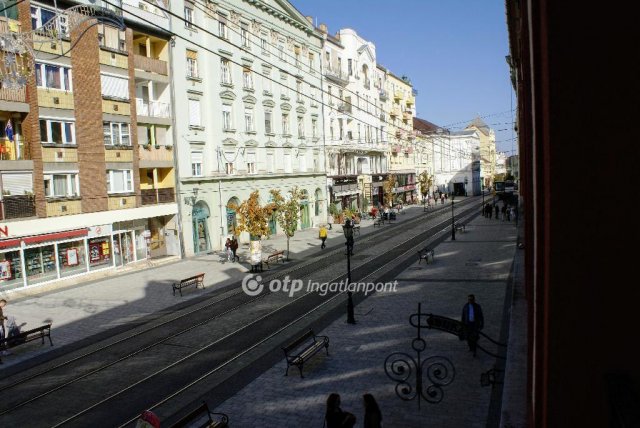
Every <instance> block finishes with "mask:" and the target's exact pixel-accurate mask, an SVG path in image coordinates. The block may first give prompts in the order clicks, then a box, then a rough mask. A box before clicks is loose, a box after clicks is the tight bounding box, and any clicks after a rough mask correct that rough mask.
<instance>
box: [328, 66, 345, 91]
mask: <svg viewBox="0 0 640 428" xmlns="http://www.w3.org/2000/svg"><path fill="white" fill-rule="evenodd" d="M324 75H325V77H326V78H327V79H329V80H332V81H333V82H335V83H337V84H339V85H342V86H347V84H349V77H348V76H347V75H346V74H345V73H343V72H342V70H334V69H332V68H331V67H328V68H325V70H324Z"/></svg>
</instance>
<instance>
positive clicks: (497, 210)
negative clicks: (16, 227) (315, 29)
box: [493, 202, 500, 220]
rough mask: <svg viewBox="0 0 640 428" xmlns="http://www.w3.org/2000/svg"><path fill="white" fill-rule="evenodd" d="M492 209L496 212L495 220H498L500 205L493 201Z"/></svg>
mask: <svg viewBox="0 0 640 428" xmlns="http://www.w3.org/2000/svg"><path fill="white" fill-rule="evenodd" d="M493 209H494V210H495V212H496V220H500V207H498V204H496V203H495V202H494V203H493Z"/></svg>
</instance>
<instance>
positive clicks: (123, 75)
mask: <svg viewBox="0 0 640 428" xmlns="http://www.w3.org/2000/svg"><path fill="white" fill-rule="evenodd" d="M16 17H17V18H18V19H17V22H18V24H19V29H20V30H21V31H31V29H32V28H34V29H37V28H40V27H41V26H42V25H44V24H46V23H47V22H49V24H48V25H49V26H51V25H53V26H54V28H55V29H56V30H57V31H56V34H57V37H56V38H55V39H47V38H45V37H44V36H43V35H39V34H38V33H36V39H38V40H37V43H34V49H35V50H36V58H35V60H34V61H33V67H32V70H33V72H32V73H30V74H29V75H28V79H27V83H26V87H24V89H23V90H22V89H19V90H8V89H7V90H3V91H1V92H0V97H2V99H0V107H1V109H0V121H1V120H4V123H0V125H2V129H3V132H4V134H3V136H4V138H3V139H2V140H0V141H2V147H3V148H4V147H7V149H6V150H5V149H3V150H2V153H1V154H2V159H0V171H1V174H2V177H0V178H1V179H2V183H3V186H4V187H3V201H2V202H3V204H2V205H3V218H2V219H1V220H0V231H1V232H0V289H2V290H9V289H14V288H21V287H25V286H34V285H39V284H44V283H48V282H55V281H59V280H61V279H65V278H68V277H71V276H81V275H87V274H92V273H95V272H97V271H102V270H116V269H117V268H118V267H120V266H124V265H126V264H128V263H132V262H136V261H139V260H143V259H147V258H148V257H150V256H154V255H168V254H180V248H179V243H178V239H177V233H171V231H172V230H177V220H176V214H177V204H176V203H175V200H170V201H169V200H168V199H167V200H164V201H163V202H164V203H163V202H160V201H158V202H157V203H155V204H154V205H149V206H147V205H143V204H142V197H141V184H140V181H141V180H140V176H141V174H140V166H139V165H140V159H139V156H138V125H137V115H136V103H135V94H136V90H135V78H136V76H135V68H134V67H135V63H134V61H135V58H134V54H133V31H132V29H131V27H127V28H126V29H125V30H124V31H123V30H120V29H118V28H116V27H113V26H111V25H106V24H101V23H98V24H97V25H89V23H87V22H85V23H82V24H80V25H78V26H76V27H71V22H72V21H71V20H69V19H68V17H67V15H66V12H65V9H61V8H60V6H59V5H58V8H57V9H56V8H55V6H54V5H53V4H51V3H49V2H31V1H25V2H22V3H20V4H18V5H17V16H16ZM125 22H126V20H125ZM0 28H1V26H0ZM10 29H13V30H15V29H16V25H11V26H10ZM9 121H10V123H11V127H9V126H8V125H7V124H8V123H9ZM5 152H6V153H5ZM5 158H6V160H5ZM6 162H13V163H12V164H9V165H5V163H6ZM5 172H6V179H5ZM29 173H30V175H29ZM144 176H145V177H147V174H145V175H144ZM157 176H158V177H160V178H159V180H160V181H161V182H163V183H166V182H167V181H169V180H171V177H172V172H171V171H169V172H168V173H167V172H164V171H160V172H159V173H158V174H157ZM18 193H22V194H21V195H18ZM14 195H15V197H14ZM18 196H20V198H22V199H24V201H22V202H21V203H22V204H23V205H25V204H29V203H31V204H33V205H34V207H33V209H31V211H29V210H28V209H27V208H25V207H24V206H23V207H21V208H20V209H19V212H20V213H22V217H19V218H16V216H15V215H14V214H12V213H13V212H14V211H16V209H15V208H12V207H14V205H15V203H14V202H13V201H11V203H10V200H11V199H14V198H17V197H18ZM31 201H33V202H31ZM52 219H55V221H52ZM154 236H155V237H161V239H157V238H154ZM154 246H155V250H156V251H155V253H154Z"/></svg>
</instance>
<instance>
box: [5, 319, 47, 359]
mask: <svg viewBox="0 0 640 428" xmlns="http://www.w3.org/2000/svg"><path fill="white" fill-rule="evenodd" d="M45 337H48V338H49V343H50V344H51V346H53V341H52V340H51V324H45V325H41V326H40V327H36V328H32V329H31V330H27V331H21V332H20V333H19V334H16V335H15V336H11V337H5V338H4V339H1V340H0V350H2V351H4V350H6V349H7V348H15V347H16V346H19V345H22V344H23V343H27V342H31V341H33V340H38V339H41V340H42V344H43V345H44V338H45ZM0 364H2V358H0Z"/></svg>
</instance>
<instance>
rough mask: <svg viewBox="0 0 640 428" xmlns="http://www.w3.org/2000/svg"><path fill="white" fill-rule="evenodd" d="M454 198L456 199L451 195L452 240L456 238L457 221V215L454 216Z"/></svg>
mask: <svg viewBox="0 0 640 428" xmlns="http://www.w3.org/2000/svg"><path fill="white" fill-rule="evenodd" d="M453 199H454V195H451V240H452V241H455V240H456V221H455V217H454V216H453Z"/></svg>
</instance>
